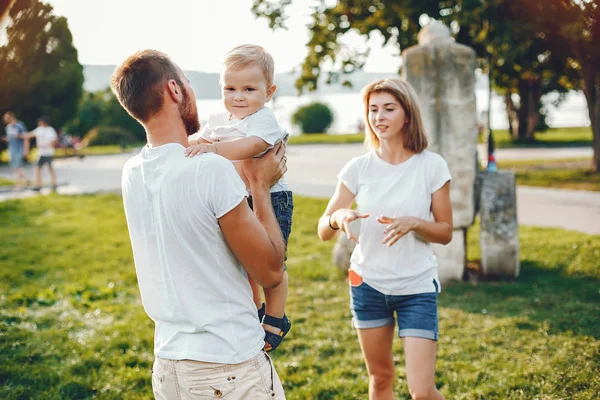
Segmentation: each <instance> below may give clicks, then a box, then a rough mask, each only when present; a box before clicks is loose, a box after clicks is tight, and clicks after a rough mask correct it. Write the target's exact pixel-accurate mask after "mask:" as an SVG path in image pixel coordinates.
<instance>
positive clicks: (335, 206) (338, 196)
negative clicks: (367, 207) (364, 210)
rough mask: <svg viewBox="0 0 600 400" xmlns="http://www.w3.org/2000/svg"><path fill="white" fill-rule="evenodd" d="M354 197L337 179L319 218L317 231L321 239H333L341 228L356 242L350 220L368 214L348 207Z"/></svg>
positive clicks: (365, 216) (364, 216)
mask: <svg viewBox="0 0 600 400" xmlns="http://www.w3.org/2000/svg"><path fill="white" fill-rule="evenodd" d="M355 197H356V196H355V195H354V194H352V192H351V191H350V190H349V189H348V188H347V187H346V185H344V183H343V182H342V181H338V184H337V187H336V188H335V193H334V194H333V196H332V197H331V200H329V204H327V208H326V209H325V213H324V214H323V216H322V217H321V218H319V226H318V230H317V231H318V234H319V238H321V240H323V241H327V240H331V239H333V238H334V237H336V235H337V233H338V230H340V229H341V230H342V231H343V232H345V233H346V235H347V236H348V239H351V240H353V241H355V242H358V238H357V237H356V236H355V235H354V233H353V232H352V230H351V229H350V222H352V221H354V220H356V219H358V218H367V217H368V216H369V214H362V215H361V214H359V213H357V212H356V211H355V210H351V209H350V206H351V205H352V202H353V201H354V198H355Z"/></svg>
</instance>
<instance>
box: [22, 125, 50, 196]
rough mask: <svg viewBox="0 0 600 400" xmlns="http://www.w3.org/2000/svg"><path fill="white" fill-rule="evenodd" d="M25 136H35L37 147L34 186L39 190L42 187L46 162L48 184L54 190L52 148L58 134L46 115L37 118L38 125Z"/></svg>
mask: <svg viewBox="0 0 600 400" xmlns="http://www.w3.org/2000/svg"><path fill="white" fill-rule="evenodd" d="M25 137H26V138H32V137H35V141H36V144H37V148H38V156H39V158H38V161H37V164H36V166H35V188H34V189H33V190H36V191H39V190H40V189H41V188H42V167H43V166H44V165H45V164H48V172H49V173H50V184H51V185H52V190H53V191H56V171H54V167H53V166H52V161H54V148H55V147H56V143H57V141H58V135H57V134H56V131H55V130H54V128H53V127H51V126H50V120H49V118H48V117H46V116H42V117H39V118H38V127H37V128H35V129H34V130H33V131H31V132H29V133H28V134H26V135H25Z"/></svg>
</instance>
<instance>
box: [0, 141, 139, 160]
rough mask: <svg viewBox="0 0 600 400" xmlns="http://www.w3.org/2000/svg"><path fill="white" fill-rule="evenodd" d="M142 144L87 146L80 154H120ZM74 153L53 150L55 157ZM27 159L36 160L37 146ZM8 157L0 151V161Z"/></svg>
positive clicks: (68, 150) (71, 151) (5, 152)
mask: <svg viewBox="0 0 600 400" xmlns="http://www.w3.org/2000/svg"><path fill="white" fill-rule="evenodd" d="M143 145H144V144H139V145H131V146H127V147H126V148H125V149H123V148H122V147H121V146H118V145H106V146H88V147H86V148H85V149H83V150H82V151H81V152H80V154H83V155H86V156H92V155H109V154H121V153H123V152H126V151H131V150H133V149H135V148H139V147H142V146H143ZM73 155H74V153H73V150H72V149H63V148H60V149H55V150H54V157H55V158H64V157H72V156H73ZM27 159H28V160H30V161H33V160H37V148H34V149H32V150H31V152H30V153H29V156H28V157H27ZM8 161H9V159H8V152H7V151H3V152H2V153H0V163H8Z"/></svg>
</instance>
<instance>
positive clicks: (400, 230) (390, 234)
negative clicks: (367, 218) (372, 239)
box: [377, 215, 421, 247]
mask: <svg viewBox="0 0 600 400" xmlns="http://www.w3.org/2000/svg"><path fill="white" fill-rule="evenodd" d="M420 221H421V220H420V219H419V218H417V217H397V218H392V217H386V216H384V215H382V216H381V217H378V218H377V222H379V223H380V224H384V225H387V226H386V228H385V230H384V231H383V233H384V234H387V235H386V237H385V238H384V239H383V242H382V243H387V247H391V246H392V245H393V244H394V243H396V242H397V241H398V240H399V239H400V238H402V237H403V236H404V235H406V234H407V233H409V232H411V231H414V230H415V229H417V227H418V226H419V222H420Z"/></svg>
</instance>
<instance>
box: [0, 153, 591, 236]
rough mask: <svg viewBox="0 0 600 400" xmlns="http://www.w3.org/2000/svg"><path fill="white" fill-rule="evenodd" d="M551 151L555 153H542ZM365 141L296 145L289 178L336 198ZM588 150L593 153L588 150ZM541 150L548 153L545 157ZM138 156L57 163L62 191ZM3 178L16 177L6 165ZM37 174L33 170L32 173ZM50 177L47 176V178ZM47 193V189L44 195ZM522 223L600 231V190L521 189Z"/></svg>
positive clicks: (110, 178) (113, 183)
mask: <svg viewBox="0 0 600 400" xmlns="http://www.w3.org/2000/svg"><path fill="white" fill-rule="evenodd" d="M541 151H543V152H549V153H541ZM589 151H590V150H589V149H585V148H583V149H578V148H575V149H499V150H498V152H497V158H498V159H503V158H504V159H535V158H572V157H586V156H588V155H589ZM364 152H365V150H364V147H362V145H307V146H290V147H289V149H288V167H289V169H288V173H287V175H286V179H287V181H288V183H289V185H290V187H291V189H292V190H293V191H294V192H295V193H298V194H301V195H305V196H313V197H330V196H331V194H333V192H334V190H335V183H336V181H337V179H336V175H337V173H338V172H339V171H340V169H341V168H342V167H343V166H344V164H345V163H346V162H347V161H348V160H350V159H351V158H352V157H356V156H358V155H361V154H364ZM586 152H587V153H586ZM540 154H544V155H543V156H540ZM131 155H132V154H119V155H111V156H94V157H86V158H85V159H83V160H79V159H77V158H70V159H62V160H56V161H55V168H56V171H57V174H58V177H59V181H61V182H67V183H68V184H67V185H66V186H62V187H60V188H59V193H64V194H67V193H73V194H75V193H89V192H96V191H99V190H100V191H115V190H119V187H120V181H121V168H122V167H123V164H124V163H125V161H126V160H127V159H128V158H129V157H131ZM0 176H3V177H8V178H10V175H9V174H8V170H7V169H6V167H2V168H0ZM30 176H31V173H30ZM46 179H47V177H46ZM44 192H45V191H42V193H44ZM46 192H47V190H46ZM34 195H35V194H34V193H33V192H31V191H25V192H20V193H12V192H6V191H5V192H0V200H3V199H8V198H21V197H30V196H34ZM517 207H518V209H517V211H518V218H519V223H520V224H523V225H536V226H548V227H560V228H565V229H572V230H577V231H581V232H586V233H591V234H600V192H598V193H595V192H585V191H578V190H558V189H546V188H533V187H522V186H520V187H518V188H517Z"/></svg>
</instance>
